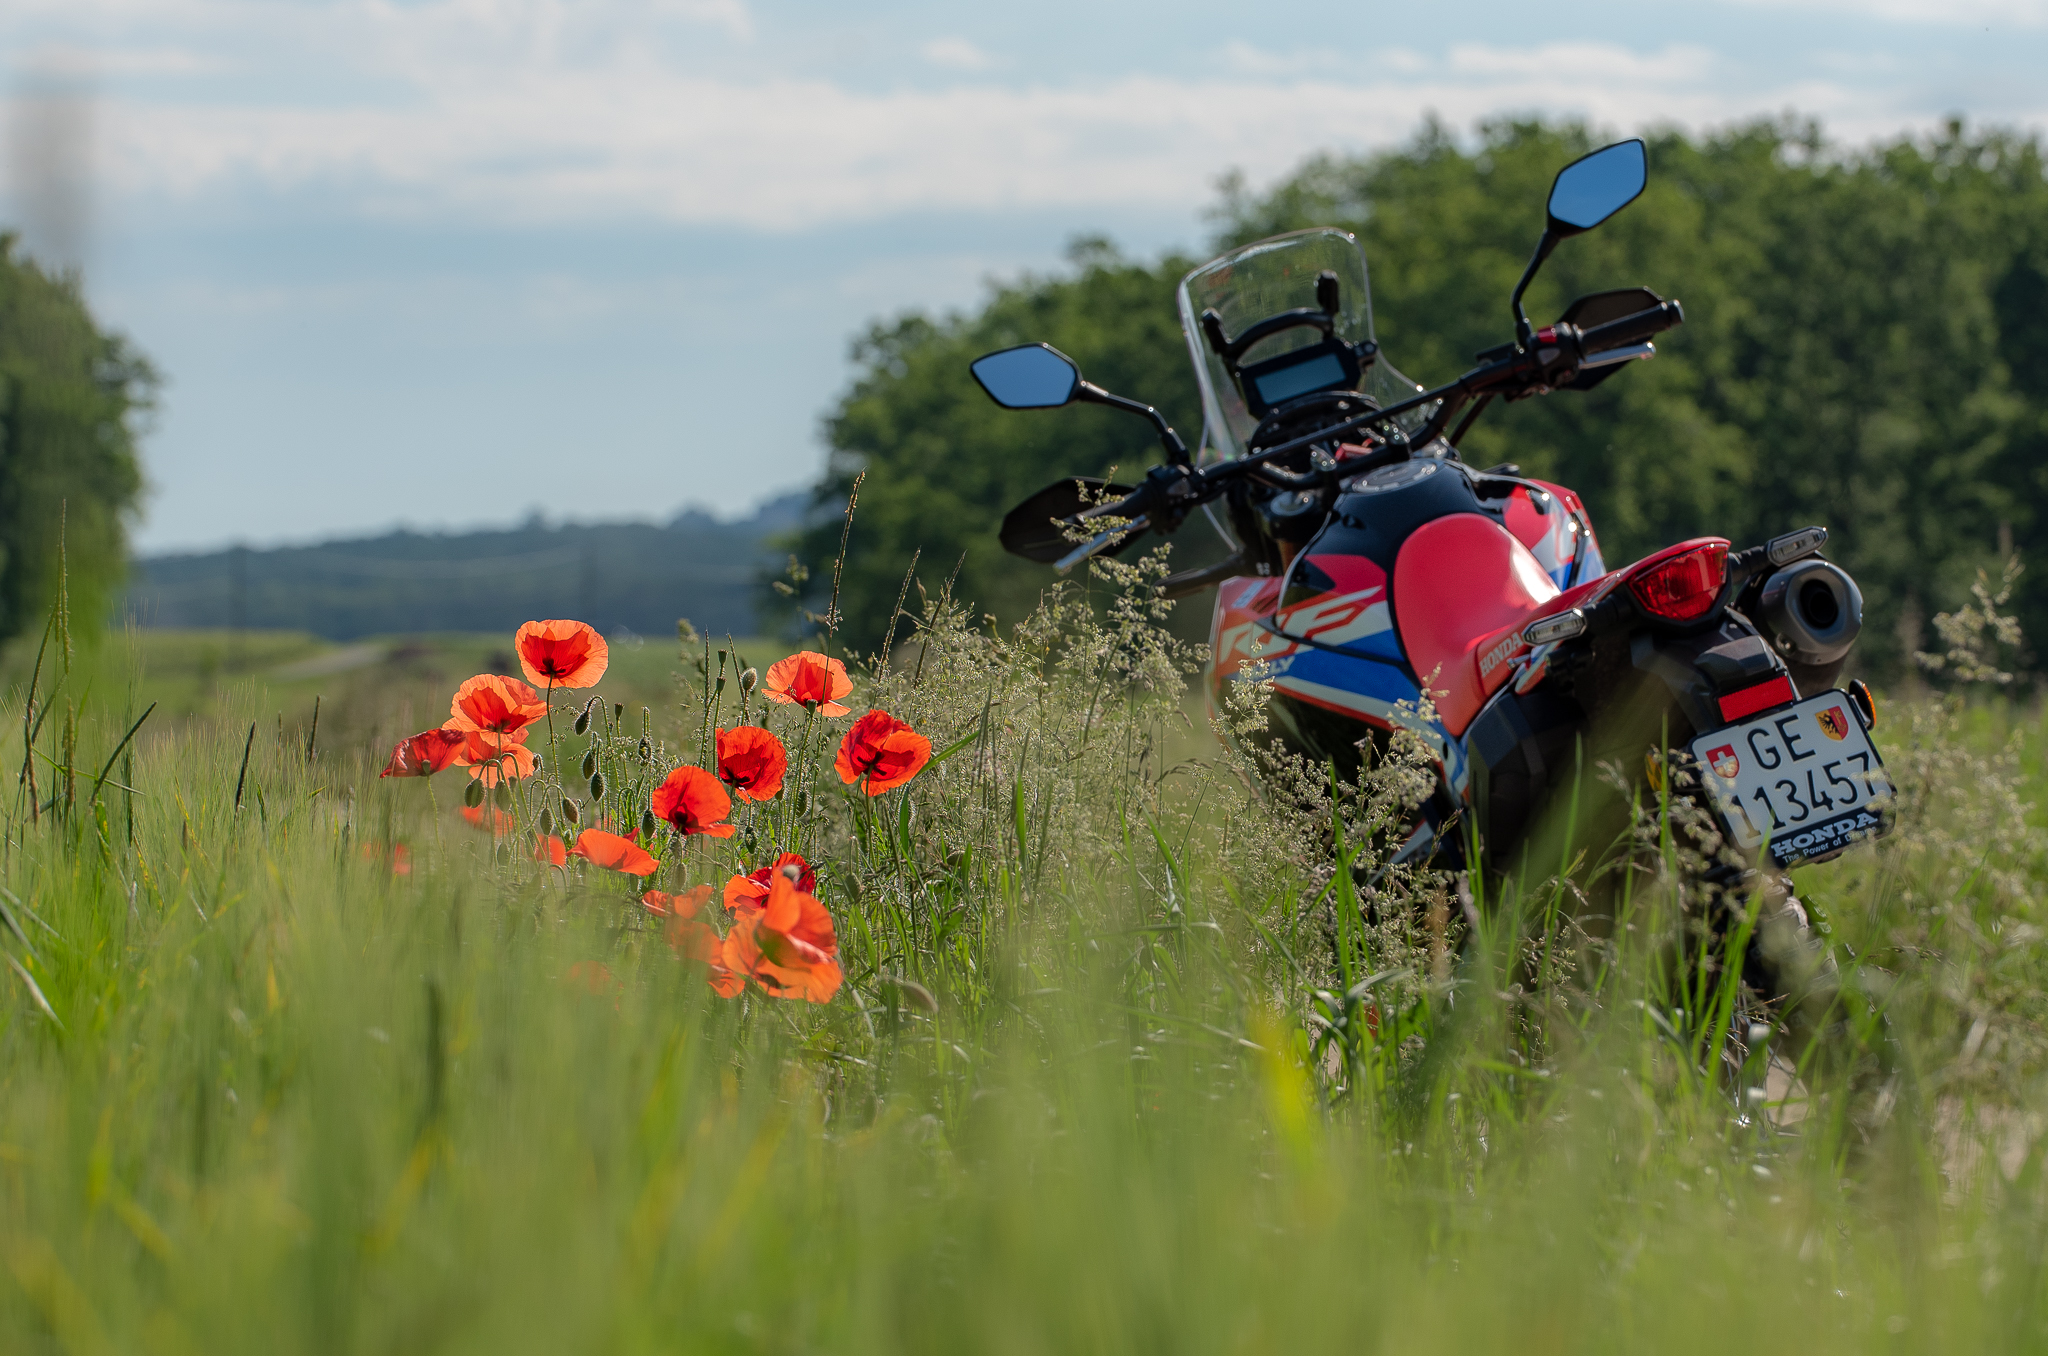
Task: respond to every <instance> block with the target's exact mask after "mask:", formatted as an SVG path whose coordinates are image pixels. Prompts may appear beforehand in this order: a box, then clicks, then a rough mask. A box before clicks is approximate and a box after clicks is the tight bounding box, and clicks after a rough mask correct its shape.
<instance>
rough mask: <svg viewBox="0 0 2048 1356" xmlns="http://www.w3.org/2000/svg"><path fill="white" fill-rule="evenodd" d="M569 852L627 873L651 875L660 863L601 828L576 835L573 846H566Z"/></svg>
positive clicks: (571, 854) (588, 860)
mask: <svg viewBox="0 0 2048 1356" xmlns="http://www.w3.org/2000/svg"><path fill="white" fill-rule="evenodd" d="M568 855H569V856H571V857H581V858H582V859H583V860H584V861H586V862H589V863H591V864H592V865H593V866H608V867H610V868H611V869H612V870H614V871H623V872H625V873H626V874H627V875H629V876H651V875H653V874H654V873H655V872H656V871H657V870H659V869H660V867H661V863H660V862H657V861H655V860H654V858H652V857H650V856H648V855H647V854H646V853H645V852H643V851H642V850H641V849H639V848H637V847H634V846H633V844H631V843H630V842H628V841H626V840H625V839H623V838H621V837H619V836H618V835H617V834H615V833H606V832H605V831H604V830H603V829H585V830H584V831H583V832H582V833H579V834H577V835H576V846H575V847H572V848H570V849H569V854H568Z"/></svg>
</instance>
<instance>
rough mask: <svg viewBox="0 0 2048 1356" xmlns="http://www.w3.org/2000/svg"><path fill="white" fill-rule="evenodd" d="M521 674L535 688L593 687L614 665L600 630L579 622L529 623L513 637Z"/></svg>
mask: <svg viewBox="0 0 2048 1356" xmlns="http://www.w3.org/2000/svg"><path fill="white" fill-rule="evenodd" d="M512 647H513V648H514V649H516V650H517V651H519V671H520V672H521V673H524V674H525V675H526V678H527V681H528V682H530V683H532V684H533V685H534V686H535V687H593V686H595V685H596V683H597V680H598V679H600V678H602V677H604V671H605V668H606V666H607V665H609V664H610V663H611V658H610V647H609V646H607V645H606V644H605V643H604V637H603V636H601V635H599V634H598V633H597V628H596V627H594V626H591V625H589V624H587V623H585V622H580V621H530V622H528V623H526V625H524V626H522V627H520V628H519V634H518V635H516V636H514V637H513V638H512Z"/></svg>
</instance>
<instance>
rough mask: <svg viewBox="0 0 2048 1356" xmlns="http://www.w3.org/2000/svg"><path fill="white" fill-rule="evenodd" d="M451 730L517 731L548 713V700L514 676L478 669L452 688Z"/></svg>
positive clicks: (496, 732) (448, 724)
mask: <svg viewBox="0 0 2048 1356" xmlns="http://www.w3.org/2000/svg"><path fill="white" fill-rule="evenodd" d="M448 709H449V718H448V719H447V720H446V721H444V722H443V725H444V726H445V727H446V728H447V729H450V730H489V731H491V732H492V733H494V734H501V735H507V736H510V735H516V734H518V733H519V732H520V731H521V730H524V729H525V728H526V727H527V726H529V725H531V724H533V723H534V722H535V721H537V720H539V719H540V718H541V717H542V716H545V715H546V714H547V713H548V704H547V703H546V702H544V701H542V700H541V697H540V694H539V693H538V692H535V691H534V690H533V689H532V688H530V687H528V686H527V685H526V684H524V683H522V682H520V681H519V680H518V679H517V678H506V677H504V676H502V675H500V674H496V673H479V674H478V675H477V676H476V677H474V678H471V679H469V680H468V681H467V682H465V683H463V685H462V686H461V687H458V688H456V689H455V700H454V701H452V702H450V703H449V707H448Z"/></svg>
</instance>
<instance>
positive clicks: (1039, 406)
mask: <svg viewBox="0 0 2048 1356" xmlns="http://www.w3.org/2000/svg"><path fill="white" fill-rule="evenodd" d="M968 370H969V371H971V372H973V373H974V379H975V380H976V381H978V382H980V383H981V389H982V390H984V391H987V392H988V397H989V399H990V400H993V401H995V402H996V404H998V405H1001V406H1002V407H1003V408H1004V409H1006V410H1049V409H1052V408H1054V407H1055V406H1059V405H1064V404H1066V403H1068V402H1069V401H1071V400H1072V399H1073V398H1074V391H1075V389H1076V388H1077V387H1079V386H1080V384H1081V369H1079V368H1078V367H1075V366H1074V364H1073V360H1072V359H1070V358H1068V357H1067V355H1066V354H1064V353H1062V352H1060V351H1059V350H1058V349H1056V348H1054V347H1053V346H1052V345H1050V344H1025V345H1024V346H1023V347H1021V348H1006V349H1003V350H1002V351H1000V352H997V353H990V354H987V355H985V356H983V357H980V358H976V359H975V360H974V362H973V363H972V364H971V365H970V366H969V368H968Z"/></svg>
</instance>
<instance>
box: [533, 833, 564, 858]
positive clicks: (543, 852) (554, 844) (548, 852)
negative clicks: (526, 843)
mask: <svg viewBox="0 0 2048 1356" xmlns="http://www.w3.org/2000/svg"><path fill="white" fill-rule="evenodd" d="M533 859H534V860H535V861H537V862H546V863H547V864H548V865H549V866H567V865H568V864H569V850H568V849H567V848H565V847H563V846H562V840H561V839H559V838H557V837H555V835H553V834H551V833H542V834H536V835H534V840H533Z"/></svg>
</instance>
